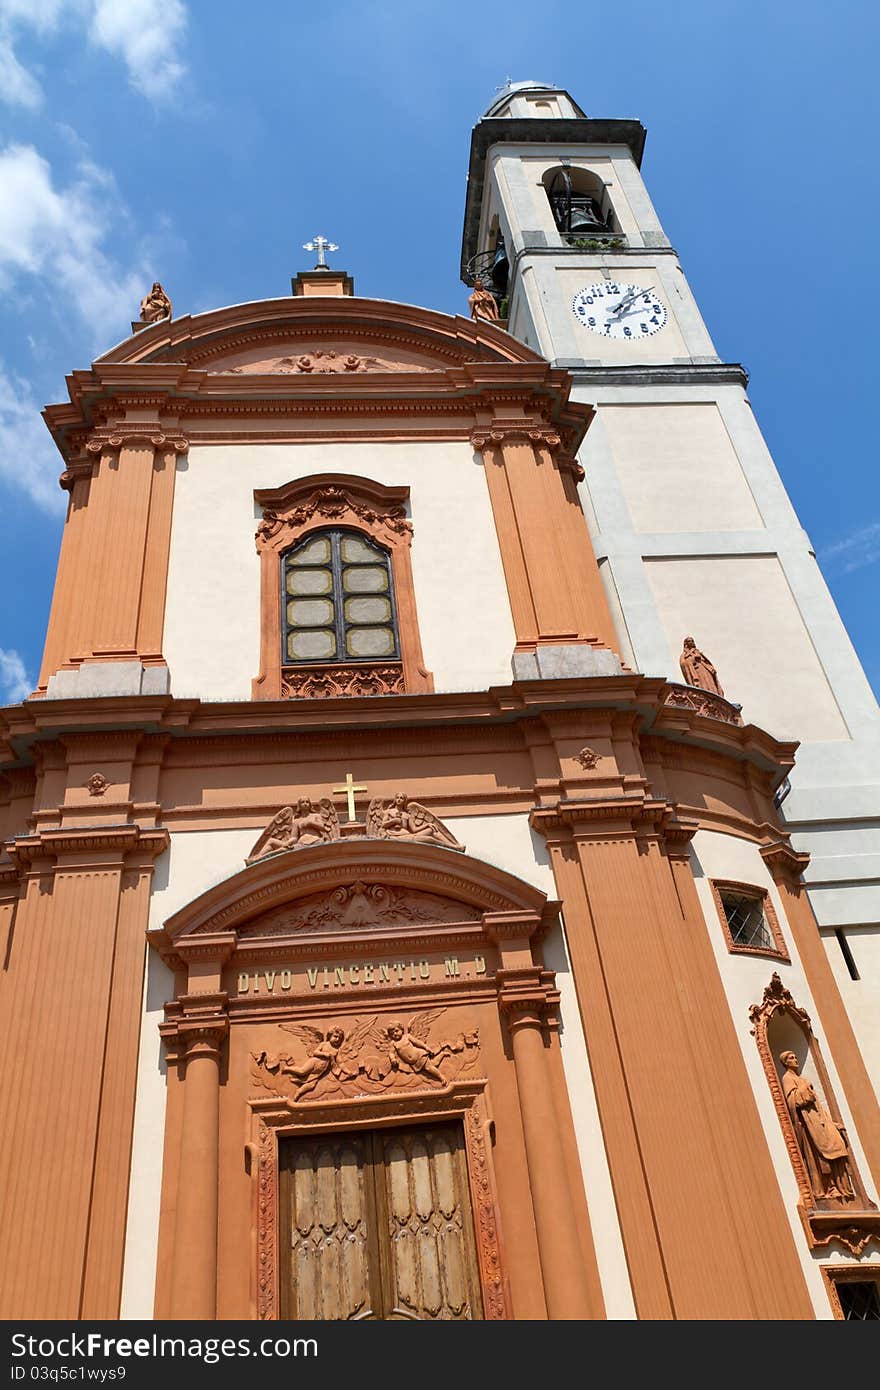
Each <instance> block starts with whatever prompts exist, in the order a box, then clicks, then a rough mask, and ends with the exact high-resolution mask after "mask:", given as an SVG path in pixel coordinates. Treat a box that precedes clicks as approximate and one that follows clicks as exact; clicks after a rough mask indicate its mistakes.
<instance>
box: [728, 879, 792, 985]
mask: <svg viewBox="0 0 880 1390" xmlns="http://www.w3.org/2000/svg"><path fill="white" fill-rule="evenodd" d="M709 887H710V888H711V889H712V897H713V899H714V901H715V908H716V910H717V912H718V920H719V921H720V923H721V930H722V932H723V933H724V942H725V945H726V946H727V949H728V951H729V952H730V953H731V955H734V956H763V957H764V958H765V959H767V960H781V961H784V962H785V963H786V965H788V964H789V962H790V960H791V957H790V956H789V954H788V947H787V946H786V944H785V937H784V936H783V935H782V928H781V927H780V925H779V918H778V917H777V916H776V909H775V907H774V906H773V900H772V899H771V897H770V894H769V892H768V891H767V889H766V888H760V887H758V885H757V884H754V883H737V882H735V881H734V880H733V879H728V878H710V880H709ZM725 888H729V889H730V890H731V892H734V893H738V894H739V895H740V896H741V897H749V898H754V899H755V900H757V899H759V898H760V900H761V906H762V908H763V911H764V918H765V920H766V922H767V926H768V927H769V928H770V935H771V936H772V938H773V942H774V945H773V946H772V947H769V946H742V945H740V944H739V943H738V942H736V941H734V939H733V936H732V935H731V931H730V924H729V923H728V921H727V913H726V912H725V911H724V903H723V901H722V897H721V894H722V892H723V890H724V889H725Z"/></svg>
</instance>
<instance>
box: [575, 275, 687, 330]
mask: <svg viewBox="0 0 880 1390" xmlns="http://www.w3.org/2000/svg"><path fill="white" fill-rule="evenodd" d="M571 307H572V310H573V312H574V315H575V317H576V318H577V319H578V320H579V321H580V322H581V323H582V324H583V325H584V328H588V329H589V330H590V332H591V333H598V334H599V335H600V336H601V337H603V338H623V339H627V338H628V339H629V340H630V342H634V341H637V340H638V339H639V338H650V336H651V335H652V334H653V333H659V332H660V329H661V328H662V327H663V326H664V324H665V323H666V305H665V304H663V303H662V302H661V301H660V300H659V299H658V298H657V295H656V294H655V293H654V290H653V288H652V286H650V285H648V286H645V285H622V284H619V283H618V282H617V281H616V280H603V281H602V282H601V284H599V285H587V288H586V289H585V290H581V291H580V293H579V294H576V295H575V297H574V299H573V300H572V302H571Z"/></svg>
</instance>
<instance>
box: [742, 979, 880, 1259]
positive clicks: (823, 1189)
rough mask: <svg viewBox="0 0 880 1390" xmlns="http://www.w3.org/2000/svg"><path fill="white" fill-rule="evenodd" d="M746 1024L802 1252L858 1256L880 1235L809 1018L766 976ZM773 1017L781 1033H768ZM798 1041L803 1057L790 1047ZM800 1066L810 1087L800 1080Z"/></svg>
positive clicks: (879, 1216)
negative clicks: (776, 1125) (795, 1194)
mask: <svg viewBox="0 0 880 1390" xmlns="http://www.w3.org/2000/svg"><path fill="white" fill-rule="evenodd" d="M749 1017H750V1019H751V1021H752V1033H753V1034H754V1037H755V1041H756V1043H757V1045H758V1051H759V1053H760V1056H761V1061H762V1064H763V1066H764V1072H765V1075H766V1077H767V1081H768V1084H769V1086H770V1091H771V1093H772V1095H773V1101H774V1104H775V1106H776V1112H777V1114H778V1116H779V1121H780V1124H781V1126H782V1131H783V1134H784V1136H785V1142H786V1147H787V1149H788V1154H789V1158H790V1159H791V1163H792V1167H793V1168H794V1172H795V1177H796V1178H797V1182H798V1188H799V1189H800V1194H801V1204H800V1208H799V1209H800V1214H801V1219H802V1221H803V1224H804V1229H805V1231H806V1233H807V1238H808V1240H809V1242H810V1245H811V1246H818V1245H827V1244H828V1243H829V1242H830V1241H832V1240H836V1241H839V1242H840V1243H841V1244H843V1245H845V1246H846V1247H847V1248H848V1249H849V1250H851V1251H853V1252H854V1253H858V1251H860V1250H861V1249H862V1248H863V1247H864V1245H865V1244H866V1243H867V1241H868V1240H870V1239H872V1238H873V1237H875V1236H877V1235H878V1234H880V1214H878V1212H877V1209H876V1207H875V1205H874V1203H873V1202H871V1201H869V1200H868V1198H867V1195H866V1193H865V1190H864V1187H863V1185H862V1182H861V1178H860V1175H859V1172H858V1169H857V1167H856V1163H855V1159H854V1157H853V1153H852V1150H851V1148H850V1144H849V1140H848V1138H847V1134H846V1130H845V1128H844V1126H843V1123H842V1121H841V1119H840V1115H839V1113H838V1110H837V1105H836V1102H835V1100H834V1096H833V1093H832V1090H831V1083H830V1080H829V1077H828V1074H827V1071H826V1069H825V1065H824V1062H823V1060H822V1055H821V1051H820V1049H819V1045H818V1042H817V1041H816V1038H815V1036H814V1034H813V1030H812V1028H811V1026H810V1018H809V1015H808V1014H807V1012H806V1011H805V1010H804V1009H801V1008H799V1006H798V1005H797V1004H796V1003H795V1001H794V999H793V998H792V995H791V993H790V992H789V990H787V989H786V988H785V986H784V985H783V983H782V980H781V979H780V977H779V975H778V974H777V973H776V972H774V974H773V976H772V978H771V980H770V983H769V985H767V986H766V988H765V990H764V996H763V998H762V1000H761V1002H760V1004H753V1005H752V1007H751V1008H750V1010H749ZM777 1017H778V1019H779V1022H780V1023H783V1024H784V1025H785V1026H784V1028H782V1029H780V1028H778V1027H777V1026H776V1023H775V1020H777ZM774 1033H775V1037H774V1036H773V1034H774ZM798 1035H799V1036H800V1039H801V1042H800V1043H798V1044H797V1046H798V1048H799V1051H800V1052H801V1053H802V1054H803V1057H800V1056H799V1055H798V1053H797V1052H795V1051H794V1049H793V1047H792V1046H791V1045H790V1044H791V1042H792V1041H793V1039H794V1038H796V1037H798ZM805 1063H809V1064H810V1070H811V1073H812V1077H813V1079H812V1080H811V1079H810V1078H809V1077H808V1076H804V1075H802V1074H801V1073H802V1071H803V1068H804V1065H805Z"/></svg>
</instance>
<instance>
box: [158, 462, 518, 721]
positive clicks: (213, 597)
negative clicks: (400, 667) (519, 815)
mask: <svg viewBox="0 0 880 1390" xmlns="http://www.w3.org/2000/svg"><path fill="white" fill-rule="evenodd" d="M321 473H353V474H357V475H359V476H361V477H365V478H370V479H373V480H374V481H376V482H380V483H384V484H386V485H387V486H400V485H401V484H406V485H408V486H409V488H410V490H411V509H410V510H411V517H412V522H413V530H414V535H413V542H412V568H413V581H414V585H415V594H416V607H417V612H418V621H419V631H420V634H421V640H422V651H423V654H424V658H425V663H426V666H427V668H428V670H429V671H432V672H433V675H434V683H435V689H437V690H438V691H443V690H481V689H482V690H485V689H486V687H487V686H490V685H494V684H507V683H509V681H510V679H511V664H510V663H511V653H512V651H513V646H514V642H515V636H514V630H513V620H512V617H511V613H510V603H509V600H508V597H507V588H506V585H505V581H504V572H503V569H502V566H501V557H500V552H499V547H498V537H497V534H496V531H495V524H494V521H493V518H492V511H491V506H490V503H489V495H488V491H487V488H486V480H485V477H484V473H483V465H482V462H481V461H480V460H479V458H478V456H477V455H475V454H474V452H473V450H472V449H471V447H470V445H469V444H465V443H456V442H451V443H441V442H423V443H389V444H378V443H377V444H372V443H352V444H347V443H330V442H328V443H321V444H290V445H286V444H228V445H217V446H216V447H213V446H200V447H195V448H193V449H191V450H190V453H189V455H188V458H187V459H186V460H185V462H184V463H183V465H182V466H181V468H180V470H179V472H178V476H177V482H176V490H175V498H174V519H173V524H172V531H171V557H170V564H169V575H168V602H167V606H166V617H165V638H164V650H165V655H166V657H167V660H168V665H169V668H170V671H171V689H172V693H173V694H174V695H176V696H183V697H186V696H200V697H201V698H202V699H206V700H248V699H250V696H251V681H252V680H253V678H254V677H255V676H256V675H258V674H259V658H260V653H259V639H260V568H259V560H258V557H257V554H256V549H255V546H254V532H255V530H256V525H257V520H258V515H259V514H258V511H257V509H256V507H255V504H254V499H253V493H254V489H255V488H273V487H280V486H282V485H283V484H284V483H288V482H290V481H292V480H294V479H296V478H302V477H307V476H309V475H311V474H321ZM279 642H280V635H279Z"/></svg>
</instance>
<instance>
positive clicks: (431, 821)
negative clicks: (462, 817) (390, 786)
mask: <svg viewBox="0 0 880 1390" xmlns="http://www.w3.org/2000/svg"><path fill="white" fill-rule="evenodd" d="M367 834H368V835H369V836H371V837H373V838H375V839H380V840H408V841H409V842H410V843H416V844H430V845H445V846H446V848H447V849H462V850H463V849H464V845H461V844H459V842H458V840H456V838H455V836H454V835H453V834H452V832H451V831H450V830H447V829H446V826H445V825H444V824H443V823H442V821H440V820H438V819H437V817H436V816H435V815H434V812H433V811H429V810H428V808H427V806H422V805H421V804H420V803H419V802H418V801H410V799H409V797H408V796H406V794H405V793H404V792H396V793H395V795H394V796H393V797H392V798H391V800H390V801H382V800H381V798H380V797H375V798H374V800H372V801H371V802H370V805H369V809H368V810H367Z"/></svg>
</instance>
